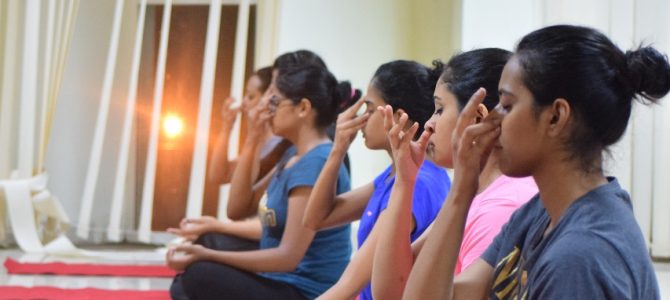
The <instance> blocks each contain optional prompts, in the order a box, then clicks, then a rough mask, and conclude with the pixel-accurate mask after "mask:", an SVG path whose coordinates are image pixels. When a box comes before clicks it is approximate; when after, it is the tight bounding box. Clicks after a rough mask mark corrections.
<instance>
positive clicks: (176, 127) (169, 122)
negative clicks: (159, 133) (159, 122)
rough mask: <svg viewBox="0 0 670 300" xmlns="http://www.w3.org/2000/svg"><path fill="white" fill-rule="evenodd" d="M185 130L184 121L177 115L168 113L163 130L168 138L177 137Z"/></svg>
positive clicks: (164, 119)
mask: <svg viewBox="0 0 670 300" xmlns="http://www.w3.org/2000/svg"><path fill="white" fill-rule="evenodd" d="M183 131H184V121H183V120H182V119H181V118H180V117H179V116H177V115H174V114H168V115H167V116H165V118H163V132H164V133H165V136H167V137H168V138H175V137H177V136H179V135H180V134H181V133H182V132H183Z"/></svg>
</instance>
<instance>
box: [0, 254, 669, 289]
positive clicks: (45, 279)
mask: <svg viewBox="0 0 670 300" xmlns="http://www.w3.org/2000/svg"><path fill="white" fill-rule="evenodd" d="M95 250H111V251H129V250H147V249H146V248H129V247H124V246H113V247H108V248H105V249H95ZM7 257H12V258H14V259H20V258H22V257H24V255H23V253H22V252H20V251H19V250H15V249H14V250H0V262H4V261H5V258H7ZM49 260H52V259H50V258H45V259H44V261H49ZM70 261H75V262H76V261H80V260H74V259H70ZM99 262H101V263H119V261H99ZM144 263H156V262H155V261H154V262H144ZM654 267H655V268H656V274H657V277H658V282H659V285H660V288H661V299H670V263H656V264H654ZM171 281H172V280H171V279H167V278H141V277H140V278H138V277H102V276H51V275H38V276H32V275H30V276H28V275H8V274H7V271H6V270H5V268H4V267H0V285H20V286H55V287H61V288H84V287H94V288H102V289H137V290H167V289H168V288H169V286H170V282H171Z"/></svg>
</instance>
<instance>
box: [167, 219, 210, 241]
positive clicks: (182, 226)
mask: <svg viewBox="0 0 670 300" xmlns="http://www.w3.org/2000/svg"><path fill="white" fill-rule="evenodd" d="M218 222H219V220H217V219H216V218H214V217H210V216H204V217H199V218H188V219H187V218H184V219H182V220H181V222H179V228H168V229H167V231H168V232H169V233H172V234H176V235H178V236H181V237H183V238H185V239H186V240H189V241H195V240H197V239H198V237H199V236H201V235H203V234H204V233H207V232H211V231H214V228H215V227H216V225H217V223H218Z"/></svg>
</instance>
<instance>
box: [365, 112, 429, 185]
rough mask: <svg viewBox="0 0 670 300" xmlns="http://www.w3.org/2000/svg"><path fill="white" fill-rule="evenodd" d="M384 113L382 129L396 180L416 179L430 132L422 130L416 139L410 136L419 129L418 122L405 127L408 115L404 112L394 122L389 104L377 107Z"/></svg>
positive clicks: (424, 155)
mask: <svg viewBox="0 0 670 300" xmlns="http://www.w3.org/2000/svg"><path fill="white" fill-rule="evenodd" d="M377 109H378V110H380V111H382V112H383V114H384V130H386V137H387V139H388V140H389V143H390V144H391V152H392V153H393V161H394V162H395V165H396V180H409V181H414V180H416V176H417V174H418V173H419V169H420V168H421V165H422V164H423V161H424V159H425V157H426V148H427V147H428V140H429V139H430V136H431V134H432V132H431V131H430V130H426V131H424V132H423V133H422V134H421V136H420V137H419V139H418V140H417V141H412V138H413V137H414V135H415V134H416V132H417V130H419V123H417V122H414V123H413V124H412V126H410V127H409V128H407V129H405V128H406V127H407V126H406V125H407V122H408V120H409V116H408V115H407V114H405V113H403V114H402V116H400V118H399V119H398V122H397V123H396V122H395V120H394V119H393V109H392V108H391V106H389V105H386V106H385V107H378V108H377Z"/></svg>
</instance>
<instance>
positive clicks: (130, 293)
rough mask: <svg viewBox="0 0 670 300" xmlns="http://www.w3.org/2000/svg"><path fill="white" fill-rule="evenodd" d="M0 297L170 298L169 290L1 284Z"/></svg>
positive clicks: (80, 299)
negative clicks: (69, 287) (65, 287)
mask: <svg viewBox="0 0 670 300" xmlns="http://www.w3.org/2000/svg"><path fill="white" fill-rule="evenodd" d="M0 299H51V300H66V299H70V300H88V299H90V300H118V299H123V300H169V299H170V293H169V292H168V291H137V290H101V289H93V288H85V289H62V288H56V287H22V286H0Z"/></svg>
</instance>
